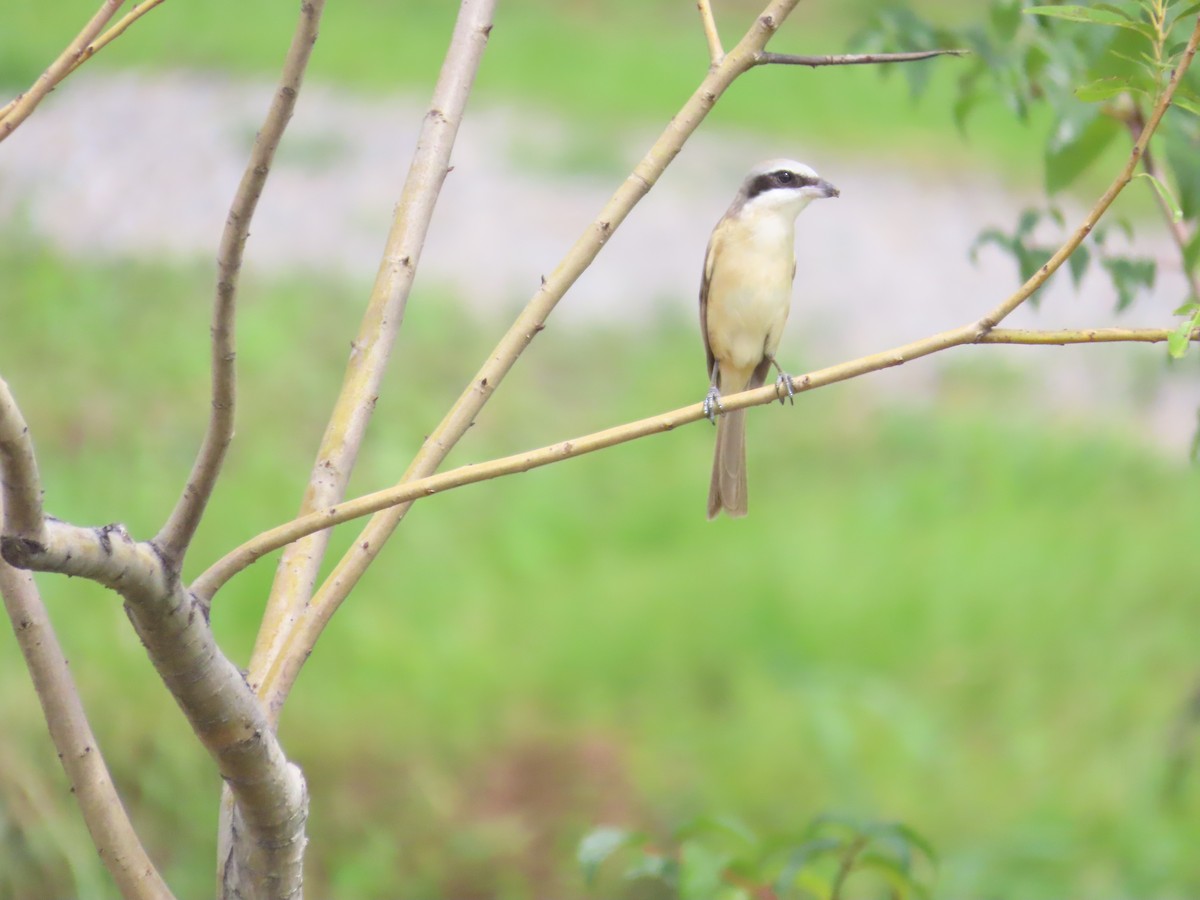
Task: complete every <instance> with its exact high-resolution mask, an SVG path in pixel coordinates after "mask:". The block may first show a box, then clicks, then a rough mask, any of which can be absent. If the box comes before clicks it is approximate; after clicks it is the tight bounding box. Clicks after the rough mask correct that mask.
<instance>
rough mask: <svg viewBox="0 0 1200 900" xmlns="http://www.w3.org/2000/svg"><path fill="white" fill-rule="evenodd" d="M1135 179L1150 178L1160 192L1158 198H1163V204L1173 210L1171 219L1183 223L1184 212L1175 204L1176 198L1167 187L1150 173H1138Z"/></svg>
mask: <svg viewBox="0 0 1200 900" xmlns="http://www.w3.org/2000/svg"><path fill="white" fill-rule="evenodd" d="M1133 177H1134V178H1148V179H1149V180H1150V183H1151V184H1152V185H1154V189H1155V190H1156V191H1158V196H1160V197H1162V198H1163V202H1164V203H1166V204H1167V208H1168V209H1170V210H1171V218H1172V219H1173V220H1174V221H1176V222H1182V221H1183V210H1182V209H1180V208H1179V204H1178V203H1176V202H1175V196H1174V195H1173V194H1172V193H1171V192H1170V191H1169V190H1167V186H1166V185H1165V184H1163V183H1162V182H1161V181H1159V180H1158V179H1157V178H1155V177H1154V176H1153V175H1151V174H1150V173H1149V172H1138V173H1137V174H1136V175H1134V176H1133Z"/></svg>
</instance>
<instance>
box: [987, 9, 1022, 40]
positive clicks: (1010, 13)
mask: <svg viewBox="0 0 1200 900" xmlns="http://www.w3.org/2000/svg"><path fill="white" fill-rule="evenodd" d="M988 18H989V19H990V20H991V23H992V30H993V31H995V32H996V37H997V38H998V39H999V40H1001V41H1011V40H1012V39H1013V36H1014V35H1016V33H1017V29H1018V28H1019V27H1020V26H1021V0H996V2H993V3H992V5H991V7H990V8H989V9H988Z"/></svg>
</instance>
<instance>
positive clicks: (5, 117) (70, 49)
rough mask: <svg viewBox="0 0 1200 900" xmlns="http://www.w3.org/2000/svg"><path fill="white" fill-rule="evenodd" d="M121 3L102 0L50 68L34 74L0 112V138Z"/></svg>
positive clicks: (64, 72)
mask: <svg viewBox="0 0 1200 900" xmlns="http://www.w3.org/2000/svg"><path fill="white" fill-rule="evenodd" d="M123 2H124V0H104V2H103V3H101V4H100V9H99V10H97V11H96V14H95V15H94V16H92V18H91V21H89V22H88V23H87V25H85V26H83V31H81V32H79V34H77V35H76V36H75V40H73V41H71V43H70V44H68V45H67V49H65V50H64V51H63V52H62V53H61V54H59V57H58V59H56V60H54V62H52V63H51V64H50V67H49V68H48V69H46V71H45V72H43V73H42V74H41V75H39V76H38V79H37V81H35V82H34V83H33V86H32V87H30V89H29V90H27V91H26V92H25V93H24V94H22V95H21V96H19V97H17V98H16V100H14V101H13V102H12V103H11V104H10V105H9V106H6V107H5V108H4V111H3V113H2V114H0V141H3V140H4V139H5V138H6V137H8V136H9V135H10V134H12V133H13V132H14V131H16V130H17V127H18V126H19V125H20V124H21V123H22V122H24V121H25V120H26V119H28V118H29V115H30V113H32V112H33V111H34V110H35V109H36V108H37V105H38V104H39V103H41V102H42V100H43V99H44V98H45V96H46V95H47V94H49V93H50V91H52V90H53V89H54V86H55V85H56V84H58V83H59V82H60V81H62V80H63V79H64V78H66V77H67V74H68V73H69V72H70V71H71V69H72V68H73V67H75V66H77V65H78V64H79V60H80V59H81V58H82V57H83V54H84V50H85V48H86V47H87V46H88V44H90V43H91V42H92V41H93V40H94V39H95V37H96V35H98V34H99V33H100V30H101V29H102V28H104V26H105V25H107V24H108V21H109V19H111V18H112V17H113V16H114V15H116V13H117V10H118V9H120V8H121V4H122V3H123Z"/></svg>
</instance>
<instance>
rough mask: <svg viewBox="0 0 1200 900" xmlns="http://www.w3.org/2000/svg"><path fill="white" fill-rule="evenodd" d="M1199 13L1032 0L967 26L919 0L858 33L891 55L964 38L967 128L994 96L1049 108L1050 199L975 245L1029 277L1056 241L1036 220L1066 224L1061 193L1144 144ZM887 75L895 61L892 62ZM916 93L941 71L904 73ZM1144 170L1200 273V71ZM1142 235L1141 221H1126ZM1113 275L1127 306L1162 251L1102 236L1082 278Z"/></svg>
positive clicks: (1089, 248) (1005, 3) (963, 118)
mask: <svg viewBox="0 0 1200 900" xmlns="http://www.w3.org/2000/svg"><path fill="white" fill-rule="evenodd" d="M1198 14H1200V3H1197V2H1192V0H1115V2H1110V3H1093V4H1089V5H1087V6H1080V5H1072V4H1059V3H1053V4H1048V5H1033V4H1031V3H1029V2H1027V0H990V2H989V4H988V6H987V10H986V15H985V16H983V17H981V18H980V20H979V21H976V22H973V23H972V24H970V25H967V26H965V27H962V28H947V27H941V26H936V25H934V24H932V23H930V22H929V21H927V20H925V19H924V18H922V17H921V16H920V15H918V14H917V13H915V12H914V11H913V10H911V9H910V8H909V7H908V6H906V5H903V4H897V5H892V6H888V7H885V8H884V9H882V10H880V11H878V12H877V13H875V14H874V15H873V17H872V19H871V20H870V21H869V22H868V24H867V26H866V27H865V28H864V29H863V30H862V31H861V32H860V33H859V34H858V35H857V37H856V38H855V40H854V44H855V45H856V49H860V50H866V51H876V52H884V51H889V50H908V49H913V48H915V47H918V46H925V47H928V46H961V47H967V48H969V49H970V50H971V54H972V58H971V62H970V64H969V66H968V68H967V70H966V71H965V72H964V73H963V74H962V75H961V76H960V77H959V79H958V81H957V85H956V94H955V100H954V105H953V115H954V120H955V122H956V124H957V125H958V127H959V128H960V130H962V131H963V132H964V133H965V132H966V130H967V128H968V126H969V123H970V120H971V116H972V114H973V113H974V112H975V111H977V110H978V109H979V108H980V107H981V106H983V105H984V104H986V103H995V102H999V103H1002V104H1004V105H1005V106H1007V107H1008V108H1009V109H1010V110H1011V111H1012V113H1013V115H1014V117H1015V118H1016V119H1017V120H1018V121H1019V122H1021V123H1023V124H1025V125H1027V126H1028V125H1029V124H1030V123H1031V120H1032V115H1031V114H1032V112H1033V110H1034V109H1035V108H1039V107H1040V108H1044V109H1045V110H1047V111H1048V113H1049V119H1050V121H1051V122H1052V125H1051V127H1050V128H1049V130H1048V132H1047V133H1046V134H1045V136H1044V148H1043V154H1042V160H1043V182H1044V187H1045V191H1046V195H1047V203H1046V206H1045V207H1044V208H1043V209H1040V210H1026V211H1025V212H1024V213H1022V215H1021V217H1020V219H1019V221H1018V223H1017V226H1016V228H1015V229H1014V230H1013V231H1012V232H1005V231H1002V230H1000V229H998V228H995V227H991V228H988V229H986V230H984V231H983V232H982V233H981V234H980V235H979V237H978V239H977V240H976V242H975V244H974V246H973V247H972V251H971V252H972V254H973V255H974V254H975V253H976V252H977V251H978V249H979V248H980V247H981V246H983V245H988V244H991V245H995V246H997V247H1000V248H1002V249H1003V250H1005V251H1006V252H1008V253H1009V254H1010V255H1012V257H1013V259H1014V260H1015V261H1016V263H1017V268H1018V271H1019V274H1020V277H1021V278H1022V279H1026V278H1027V277H1028V276H1029V275H1030V274H1032V273H1033V272H1034V271H1036V269H1037V268H1038V267H1039V266H1041V264H1042V263H1044V262H1045V260H1046V259H1047V258H1048V256H1049V253H1048V252H1047V248H1046V246H1045V245H1043V244H1042V243H1040V242H1038V241H1036V240H1035V239H1034V237H1033V235H1034V229H1035V226H1037V225H1038V223H1039V222H1041V221H1043V220H1049V221H1053V222H1055V223H1057V224H1058V225H1059V226H1060V229H1061V227H1062V226H1063V222H1062V216H1061V213H1059V212H1058V210H1057V208H1056V207H1055V206H1054V205H1053V203H1052V200H1053V198H1054V196H1055V195H1056V194H1059V193H1061V192H1063V191H1064V190H1066V189H1067V188H1069V187H1071V186H1072V185H1073V184H1074V183H1075V182H1076V181H1077V180H1078V179H1079V177H1080V176H1081V175H1083V174H1084V173H1085V172H1086V171H1087V170H1088V168H1089V167H1090V166H1091V165H1092V164H1093V163H1094V162H1095V161H1096V160H1097V159H1099V158H1101V157H1102V156H1103V155H1104V154H1105V152H1106V151H1107V150H1109V149H1110V148H1111V147H1113V146H1114V145H1115V144H1116V143H1118V142H1120V141H1122V140H1124V141H1126V142H1128V143H1132V142H1133V141H1136V140H1137V138H1138V136H1139V135H1140V134H1141V132H1142V129H1143V127H1144V126H1145V122H1146V116H1147V114H1148V110H1149V109H1150V108H1151V107H1152V106H1153V105H1154V103H1155V102H1156V100H1157V98H1158V97H1159V96H1160V95H1161V92H1162V90H1163V88H1164V86H1165V85H1166V83H1167V81H1168V79H1169V78H1170V76H1171V72H1172V70H1173V68H1174V66H1175V64H1176V62H1177V61H1178V58H1179V56H1180V54H1181V53H1182V51H1183V48H1184V46H1185V44H1186V40H1187V36H1188V33H1189V32H1190V30H1191V28H1192V26H1193V25H1194V23H1195V20H1196V16H1197V15H1198ZM881 71H882V72H883V73H884V74H885V75H886V74H887V71H888V70H886V69H884V70H881ZM903 71H904V74H905V76H906V77H907V78H908V79H909V85H910V88H911V90H912V93H913V96H914V97H919V96H920V95H921V94H922V93H923V92H924V91H925V89H926V87H927V86H928V80H929V77H930V73H931V71H932V70H931V69H930V68H929V67H928V66H920V65H916V66H910V67H907V68H905V69H904V70H903ZM1143 168H1144V171H1143V172H1141V173H1139V176H1138V177H1140V178H1145V179H1147V180H1148V181H1149V183H1150V184H1151V185H1152V187H1153V188H1154V190H1155V191H1156V192H1157V193H1158V195H1159V198H1160V200H1161V204H1162V207H1163V209H1164V214H1165V216H1166V217H1168V218H1169V220H1170V221H1169V223H1168V224H1169V225H1170V226H1171V227H1173V228H1174V229H1175V231H1176V239H1177V241H1178V242H1179V244H1180V263H1181V267H1182V268H1183V269H1184V271H1185V272H1187V273H1196V272H1197V270H1198V269H1200V227H1198V225H1200V74H1198V73H1197V72H1196V71H1195V70H1191V71H1189V72H1188V73H1187V75H1186V76H1185V78H1184V80H1183V81H1182V82H1181V83H1180V85H1179V86H1178V88H1177V89H1176V92H1175V95H1174V98H1173V100H1172V104H1171V108H1169V109H1168V110H1167V113H1166V115H1165V116H1164V118H1163V121H1162V123H1161V125H1160V127H1159V129H1158V131H1157V132H1156V134H1155V138H1154V141H1153V143H1152V145H1151V148H1150V149H1149V150H1148V151H1147V153H1146V155H1145V157H1144V158H1143ZM1122 227H1123V228H1124V230H1125V231H1126V232H1127V233H1128V234H1129V235H1130V236H1132V234H1133V231H1134V226H1132V225H1130V224H1129V223H1122ZM1093 262H1094V263H1097V264H1098V266H1099V267H1100V268H1101V270H1102V271H1103V272H1104V273H1105V274H1106V275H1107V277H1108V278H1109V279H1110V280H1111V282H1112V285H1113V290H1114V293H1115V295H1116V306H1117V309H1118V310H1124V309H1126V308H1127V307H1129V306H1130V305H1131V304H1132V303H1133V301H1134V299H1135V297H1136V296H1137V294H1138V293H1139V292H1140V291H1142V290H1145V289H1149V288H1151V287H1153V285H1154V282H1155V275H1156V268H1157V266H1156V263H1155V261H1154V260H1153V259H1149V258H1142V257H1132V256H1127V255H1119V254H1115V253H1113V252H1112V250H1111V245H1110V246H1109V247H1106V246H1105V236H1104V234H1103V232H1099V231H1098V232H1096V233H1094V234H1093V235H1092V236H1090V237H1089V240H1088V242H1087V243H1086V244H1084V245H1081V246H1080V248H1079V249H1078V250H1077V251H1076V253H1075V255H1074V256H1072V258H1071V260H1070V272H1071V276H1072V279H1073V281H1074V282H1075V284H1076V286H1078V284H1079V282H1080V280H1081V279H1082V277H1083V275H1084V273H1085V272H1086V271H1087V270H1088V268H1089V266H1090V265H1091V264H1092V263H1093ZM1188 300H1189V302H1188V303H1185V304H1184V305H1183V306H1182V307H1181V308H1180V309H1181V312H1180V313H1179V314H1180V315H1185V316H1187V318H1186V319H1185V320H1184V321H1183V322H1181V323H1180V324H1179V333H1180V338H1179V339H1178V340H1177V341H1175V342H1173V344H1172V346H1171V353H1172V355H1182V353H1183V352H1184V350H1185V349H1186V347H1187V345H1188V341H1187V340H1186V335H1187V334H1188V333H1190V331H1191V330H1192V329H1194V328H1195V327H1196V325H1197V316H1196V313H1197V309H1198V308H1197V307H1196V306H1195V303H1194V302H1193V301H1197V300H1200V298H1197V297H1192V298H1188Z"/></svg>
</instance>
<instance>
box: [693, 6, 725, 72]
mask: <svg viewBox="0 0 1200 900" xmlns="http://www.w3.org/2000/svg"><path fill="white" fill-rule="evenodd" d="M696 8H697V9H698V10H700V25H701V27H702V28H703V29H704V39H705V40H706V41H707V42H708V58H709V59H710V60H711V61H712V64H713V65H714V66H716V65H720V63H721V60H722V59H724V58H725V48H724V47H722V46H721V35H720V33H718V31H717V20H716V19H715V18H713V11H712V3H711V2H710V0H696Z"/></svg>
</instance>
